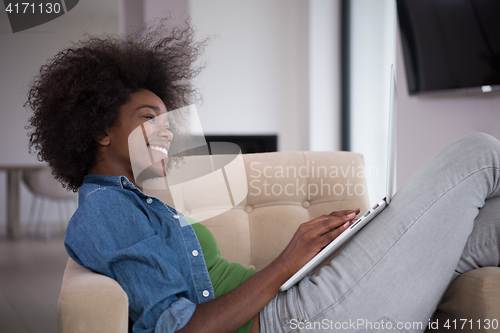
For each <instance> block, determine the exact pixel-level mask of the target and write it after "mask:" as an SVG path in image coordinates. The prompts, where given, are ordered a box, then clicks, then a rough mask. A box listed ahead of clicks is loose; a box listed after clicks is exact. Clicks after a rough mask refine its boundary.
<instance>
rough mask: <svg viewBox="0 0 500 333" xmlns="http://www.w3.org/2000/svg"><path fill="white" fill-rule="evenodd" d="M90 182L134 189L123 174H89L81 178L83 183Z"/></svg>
mask: <svg viewBox="0 0 500 333" xmlns="http://www.w3.org/2000/svg"><path fill="white" fill-rule="evenodd" d="M88 183H92V184H97V185H100V186H115V187H120V188H124V189H128V190H133V189H136V187H135V186H134V184H132V182H131V181H130V180H128V178H127V177H125V176H104V175H96V174H90V175H86V176H85V177H84V178H83V185H85V184H88Z"/></svg>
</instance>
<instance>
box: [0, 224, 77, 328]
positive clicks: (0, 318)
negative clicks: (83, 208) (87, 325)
mask: <svg viewBox="0 0 500 333" xmlns="http://www.w3.org/2000/svg"><path fill="white" fill-rule="evenodd" d="M0 227H2V228H1V232H0V333H49V332H50V333H54V332H57V299H58V297H59V290H60V288H61V282H62V276H63V272H64V267H65V266H66V261H67V260H68V255H67V254H66V251H65V249H64V245H63V240H64V237H63V235H62V233H59V234H58V235H53V236H52V237H51V239H50V240H49V241H47V240H43V239H38V238H33V237H27V236H23V237H21V239H20V240H18V241H12V240H9V239H7V238H6V237H5V226H4V225H1V226H0Z"/></svg>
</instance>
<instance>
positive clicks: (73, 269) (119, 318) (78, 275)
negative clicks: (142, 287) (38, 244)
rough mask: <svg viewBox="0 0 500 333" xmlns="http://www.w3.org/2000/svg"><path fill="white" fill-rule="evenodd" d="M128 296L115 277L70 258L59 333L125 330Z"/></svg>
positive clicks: (65, 278)
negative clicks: (92, 269)
mask: <svg viewBox="0 0 500 333" xmlns="http://www.w3.org/2000/svg"><path fill="white" fill-rule="evenodd" d="M127 330H128V298H127V294H126V293H125V292H124V291H123V289H122V288H121V286H120V285H119V284H118V282H116V281H115V280H113V279H111V278H109V277H107V276H104V275H101V274H96V273H93V272H91V271H89V270H88V269H86V268H84V267H82V266H80V265H78V264H77V263H76V262H75V261H74V260H72V259H71V258H69V260H68V263H67V264H66V269H65V270H64V277H63V282H62V287H61V293H60V295H59V304H58V314H57V331H58V333H78V332H82V333H83V332H85V333H88V332H93V333H101V332H102V333H124V332H127Z"/></svg>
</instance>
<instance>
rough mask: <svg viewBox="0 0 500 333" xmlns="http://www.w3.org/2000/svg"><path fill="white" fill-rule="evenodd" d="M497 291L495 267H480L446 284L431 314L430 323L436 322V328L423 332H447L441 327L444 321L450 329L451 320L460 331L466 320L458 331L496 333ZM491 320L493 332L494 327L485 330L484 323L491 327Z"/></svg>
mask: <svg viewBox="0 0 500 333" xmlns="http://www.w3.org/2000/svg"><path fill="white" fill-rule="evenodd" d="M499 291H500V268H499V267H482V268H479V269H473V270H471V271H469V272H467V273H465V274H462V275H461V276H459V277H458V278H457V279H456V280H455V281H453V283H452V284H451V285H450V287H449V288H448V291H447V292H446V294H445V295H444V298H443V300H442V302H441V304H440V305H439V307H438V308H437V310H436V312H435V314H434V318H433V320H434V322H436V321H437V323H438V324H439V329H438V330H436V329H429V330H427V332H435V333H438V332H451V331H453V329H450V328H446V327H443V325H445V324H446V322H447V321H448V324H450V326H451V328H453V327H454V322H453V320H456V325H457V327H458V325H460V328H461V327H462V324H464V321H465V320H467V322H466V323H465V325H464V328H463V329H462V330H460V332H464V333H465V332H498V327H499V326H498V325H499V322H500V316H499V314H500V298H499V297H498V294H499ZM478 320H479V322H478ZM492 320H496V324H494V323H493V324H494V327H496V328H497V329H493V328H494V327H490V329H487V326H488V323H490V325H492V323H491V321H492ZM471 323H472V325H473V328H472V329H471V327H470V326H471ZM478 325H480V328H481V329H479V326H478Z"/></svg>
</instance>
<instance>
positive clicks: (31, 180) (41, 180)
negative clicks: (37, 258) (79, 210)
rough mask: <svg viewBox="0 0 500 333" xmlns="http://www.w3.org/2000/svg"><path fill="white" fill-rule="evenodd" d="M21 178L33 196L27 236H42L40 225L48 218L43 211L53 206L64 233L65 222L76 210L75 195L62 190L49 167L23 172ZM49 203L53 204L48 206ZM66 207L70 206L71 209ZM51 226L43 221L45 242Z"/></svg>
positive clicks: (50, 223)
mask: <svg viewBox="0 0 500 333" xmlns="http://www.w3.org/2000/svg"><path fill="white" fill-rule="evenodd" d="M22 178H23V181H24V183H25V184H26V186H27V187H28V189H29V190H30V192H31V194H33V203H32V204H31V209H30V215H29V219H28V225H27V233H28V235H35V236H42V235H43V233H42V225H43V222H44V217H48V215H47V214H46V215H44V211H45V210H46V208H50V207H54V204H55V206H57V208H56V209H57V217H58V222H59V226H60V230H61V231H64V230H65V229H66V223H67V221H69V219H70V217H71V215H72V214H73V212H74V211H75V210H76V207H77V204H76V198H77V195H76V194H75V193H73V192H71V191H67V190H66V189H65V188H63V187H62V185H61V183H59V182H58V181H57V180H56V179H55V178H54V176H53V175H52V170H51V169H50V168H49V167H47V168H43V169H36V170H30V171H25V172H23V176H22ZM51 202H52V203H53V204H52V205H49V204H50V203H51ZM68 205H71V208H69V207H68ZM37 206H38V207H37ZM51 215H53V214H51ZM52 224H53V222H52V221H51V220H49V219H47V220H45V233H44V234H45V235H44V238H45V239H46V240H49V239H50V237H51V227H52Z"/></svg>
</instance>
